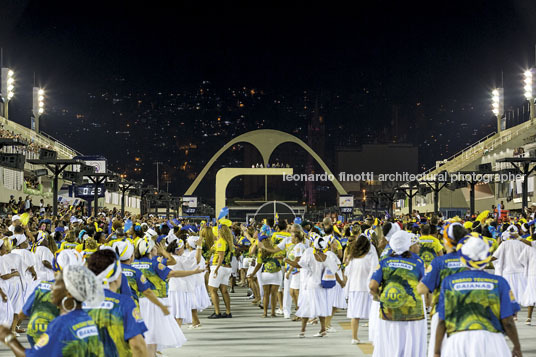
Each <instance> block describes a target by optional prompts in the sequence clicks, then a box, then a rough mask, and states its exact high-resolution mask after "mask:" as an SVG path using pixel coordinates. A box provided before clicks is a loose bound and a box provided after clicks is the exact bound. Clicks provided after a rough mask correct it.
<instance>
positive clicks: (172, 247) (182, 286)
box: [167, 237, 193, 327]
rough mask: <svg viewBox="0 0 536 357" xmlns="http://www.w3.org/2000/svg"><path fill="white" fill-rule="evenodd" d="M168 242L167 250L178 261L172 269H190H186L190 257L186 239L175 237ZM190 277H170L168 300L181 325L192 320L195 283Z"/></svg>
mask: <svg viewBox="0 0 536 357" xmlns="http://www.w3.org/2000/svg"><path fill="white" fill-rule="evenodd" d="M168 242H169V240H168ZM168 244H169V245H168V247H167V251H168V252H169V253H171V254H173V258H175V261H176V264H175V265H173V266H172V267H171V269H172V270H174V271H184V270H190V269H186V265H188V263H187V262H186V260H187V258H188V257H187V256H186V255H185V254H184V241H183V240H181V239H178V238H177V237H174V239H173V240H172V241H171V242H169V243H168ZM190 278H191V277H190V276H185V277H178V278H170V279H169V285H168V300H169V305H170V308H171V309H170V311H171V313H172V314H173V317H174V318H175V320H177V323H178V324H179V326H181V327H182V324H183V323H187V324H189V323H191V322H192V299H193V284H192V281H191V279H190Z"/></svg>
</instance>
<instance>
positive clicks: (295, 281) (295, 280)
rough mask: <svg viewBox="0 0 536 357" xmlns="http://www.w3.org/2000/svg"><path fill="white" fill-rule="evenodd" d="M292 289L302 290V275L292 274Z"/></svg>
mask: <svg viewBox="0 0 536 357" xmlns="http://www.w3.org/2000/svg"><path fill="white" fill-rule="evenodd" d="M289 280H290V288H291V289H293V290H300V273H299V272H298V273H296V274H290V279H289Z"/></svg>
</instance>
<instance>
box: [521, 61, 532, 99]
mask: <svg viewBox="0 0 536 357" xmlns="http://www.w3.org/2000/svg"><path fill="white" fill-rule="evenodd" d="M533 71H534V69H533V68H531V69H527V70H526V71H525V73H524V77H525V79H524V80H523V83H524V84H525V85H524V86H523V89H524V90H525V98H526V99H527V100H530V99H532V98H533V94H534V93H533V90H532V86H533V78H532V74H533V73H532V72H533Z"/></svg>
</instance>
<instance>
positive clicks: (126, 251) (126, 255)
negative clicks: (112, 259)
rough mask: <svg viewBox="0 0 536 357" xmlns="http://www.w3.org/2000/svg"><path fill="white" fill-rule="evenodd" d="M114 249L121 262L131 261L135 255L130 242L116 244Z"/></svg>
mask: <svg viewBox="0 0 536 357" xmlns="http://www.w3.org/2000/svg"><path fill="white" fill-rule="evenodd" d="M113 248H114V250H115V252H116V253H117V255H119V259H120V260H121V261H125V260H129V259H130V257H132V254H134V246H133V245H132V243H130V242H129V241H128V240H126V241H121V242H115V243H114V245H113Z"/></svg>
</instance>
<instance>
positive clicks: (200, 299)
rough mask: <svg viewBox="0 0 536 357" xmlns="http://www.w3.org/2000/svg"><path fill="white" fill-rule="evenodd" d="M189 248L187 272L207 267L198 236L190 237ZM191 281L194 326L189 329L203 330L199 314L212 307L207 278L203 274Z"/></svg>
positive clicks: (201, 243)
mask: <svg viewBox="0 0 536 357" xmlns="http://www.w3.org/2000/svg"><path fill="white" fill-rule="evenodd" d="M186 243H187V247H188V249H189V251H188V252H187V253H185V254H187V255H188V260H187V262H188V263H189V265H188V266H186V267H185V268H187V270H194V269H203V268H204V267H205V264H206V262H205V259H204V258H203V254H202V253H203V242H202V241H201V240H200V238H199V237H198V236H189V237H188V239H187V242H186ZM188 278H189V279H191V280H192V285H193V290H194V292H193V298H192V324H191V325H190V326H189V327H188V328H201V322H200V321H199V317H198V315H197V314H198V312H201V311H203V310H205V309H206V308H207V307H209V306H210V304H211V303H210V296H209V295H208V292H207V287H206V285H205V278H204V275H203V274H202V273H200V274H194V275H192V276H190V277H188Z"/></svg>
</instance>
